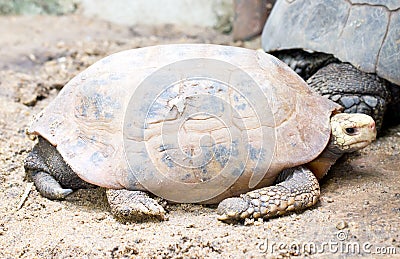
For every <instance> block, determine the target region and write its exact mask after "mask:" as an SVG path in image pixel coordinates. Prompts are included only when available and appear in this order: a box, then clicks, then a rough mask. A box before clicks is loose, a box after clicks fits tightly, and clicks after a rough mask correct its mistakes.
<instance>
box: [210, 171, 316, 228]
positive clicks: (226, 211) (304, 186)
mask: <svg viewBox="0 0 400 259" xmlns="http://www.w3.org/2000/svg"><path fill="white" fill-rule="evenodd" d="M282 176H283V177H284V178H285V179H284V180H283V181H282V182H280V183H278V184H277V185H274V186H269V187H265V188H261V189H257V190H254V191H251V192H248V193H246V194H243V195H241V196H240V197H236V198H228V199H225V200H223V201H222V202H221V203H220V204H219V205H218V210H217V211H218V214H219V215H220V216H219V217H218V219H219V220H221V221H224V222H235V221H242V220H244V219H246V218H254V219H257V218H264V219H267V218H270V217H274V216H277V215H283V214H285V213H288V212H291V211H297V210H303V209H305V208H308V207H311V206H312V205H314V204H315V203H316V202H317V201H318V198H319V195H320V189H319V183H318V180H317V178H316V177H315V176H314V174H313V173H312V172H311V171H310V170H308V169H307V168H304V167H295V168H291V169H286V170H285V171H283V172H282Z"/></svg>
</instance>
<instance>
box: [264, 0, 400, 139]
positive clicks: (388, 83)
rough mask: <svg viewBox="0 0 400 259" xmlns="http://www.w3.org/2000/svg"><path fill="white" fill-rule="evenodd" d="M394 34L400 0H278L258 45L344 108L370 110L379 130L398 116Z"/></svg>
mask: <svg viewBox="0 0 400 259" xmlns="http://www.w3.org/2000/svg"><path fill="white" fill-rule="evenodd" d="M399 35H400V1H395V0H387V1H383V0H382V1H376V0H363V1H360V0H355V1H347V0H339V1H336V0H316V1H306V0H296V1H286V0H278V1H276V3H275V6H274V8H273V10H272V12H271V14H270V16H269V18H268V20H267V22H266V24H265V26H264V29H263V33H262V47H263V49H264V50H265V51H266V52H268V53H271V54H272V55H274V56H276V57H278V58H279V59H281V60H282V61H284V62H285V63H287V64H288V65H289V66H290V67H291V68H292V69H293V70H295V71H296V72H297V73H298V74H299V75H301V76H302V77H303V79H304V80H306V81H307V83H308V84H309V86H310V87H312V88H314V89H315V90H317V91H318V92H319V93H320V94H321V95H323V96H326V97H328V98H329V99H331V100H333V101H335V102H337V103H339V104H340V105H342V106H343V107H344V108H345V109H344V112H359V113H365V114H369V115H371V116H372V117H373V118H374V120H375V121H376V124H377V128H378V131H380V129H381V128H382V124H383V122H385V124H387V125H390V124H396V123H398V122H399V121H400V120H399V119H400V117H399V112H398V111H400V87H399V85H400V73H399V71H400V43H399V40H400V38H399ZM385 111H386V114H385ZM384 115H385V116H384ZM384 117H385V119H383V118H384Z"/></svg>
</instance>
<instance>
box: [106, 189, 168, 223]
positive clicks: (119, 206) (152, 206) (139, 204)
mask: <svg viewBox="0 0 400 259" xmlns="http://www.w3.org/2000/svg"><path fill="white" fill-rule="evenodd" d="M106 194H107V199H108V203H109V204H110V208H111V212H112V213H113V215H114V216H115V217H116V218H118V219H121V220H123V221H136V222H141V221H145V220H149V219H158V220H165V219H166V216H165V210H164V208H163V207H162V206H161V205H160V204H158V202H157V201H156V200H154V199H152V198H150V197H149V195H148V194H147V193H146V192H143V191H129V190H125V189H122V190H113V189H107V191H106Z"/></svg>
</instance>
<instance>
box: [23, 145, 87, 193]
mask: <svg viewBox="0 0 400 259" xmlns="http://www.w3.org/2000/svg"><path fill="white" fill-rule="evenodd" d="M24 167H25V170H26V172H27V175H28V177H29V178H31V180H32V181H33V182H34V184H35V186H36V189H37V190H38V191H39V192H40V194H41V195H42V196H44V197H46V198H48V199H52V200H61V199H64V198H65V197H66V196H68V195H69V194H70V193H72V192H73V190H74V189H81V188H94V187H95V186H94V185H92V184H90V183H87V182H85V181H83V180H82V179H80V178H79V177H78V175H76V174H75V172H74V171H72V169H71V168H70V167H69V166H68V165H67V164H66V163H65V161H64V160H63V158H62V156H61V155H60V154H59V153H58V151H57V149H56V148H55V147H54V146H53V145H51V144H50V143H49V142H48V141H47V140H45V139H44V138H41V137H39V142H38V143H37V144H36V145H35V146H34V148H33V150H32V152H31V153H30V154H29V155H28V157H27V158H26V159H25V163H24Z"/></svg>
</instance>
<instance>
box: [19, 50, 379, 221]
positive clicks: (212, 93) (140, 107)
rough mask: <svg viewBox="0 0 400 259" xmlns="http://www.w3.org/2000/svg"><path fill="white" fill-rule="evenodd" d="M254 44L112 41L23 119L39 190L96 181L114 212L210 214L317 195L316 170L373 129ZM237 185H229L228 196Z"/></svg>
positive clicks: (257, 209)
mask: <svg viewBox="0 0 400 259" xmlns="http://www.w3.org/2000/svg"><path fill="white" fill-rule="evenodd" d="M341 109H342V107H341V106H340V105H338V104H336V103H334V102H332V101H330V100H329V99H327V98H324V97H321V96H320V95H318V94H317V93H315V92H314V91H312V90H311V89H310V88H309V87H308V86H307V84H306V83H305V82H304V80H302V79H301V77H299V76H298V75H297V74H296V73H295V72H293V70H291V69H290V68H289V67H288V66H287V65H286V64H284V63H283V62H281V61H280V60H278V59H277V58H275V57H273V56H271V55H269V54H267V53H265V52H264V51H262V50H257V51H256V50H249V49H244V48H239V47H231V46H220V45H211V44H172V45H158V46H151V47H144V48H138V49H132V50H127V51H122V52H119V53H116V54H113V55H111V56H108V57H105V58H103V59H101V60H100V61H98V62H96V63H95V64H93V65H92V66H90V67H89V68H87V69H86V70H84V71H83V72H81V73H80V74H78V75H77V76H75V77H74V78H73V79H72V80H71V81H69V82H68V83H67V84H66V85H65V86H64V87H63V89H62V90H61V91H60V93H59V94H58V96H57V97H56V98H55V99H54V100H53V101H52V102H51V103H50V104H49V105H48V106H47V107H46V108H45V109H44V110H43V111H41V112H40V113H39V114H38V115H37V116H36V117H35V118H34V120H33V122H32V124H31V126H30V127H29V129H28V130H27V133H28V134H30V135H37V136H38V142H37V143H36V144H35V146H34V147H33V149H32V151H31V152H30V154H29V155H28V156H27V158H26V159H25V169H26V172H27V175H28V176H29V177H30V178H31V179H32V180H33V182H34V184H35V186H36V189H37V190H38V191H39V192H40V194H41V195H42V196H44V197H47V198H49V199H64V198H65V197H67V196H68V195H69V194H70V193H72V192H73V190H75V189H79V188H91V187H95V186H100V187H104V188H106V195H107V198H108V202H109V204H110V208H111V212H112V213H113V215H114V216H115V217H116V218H117V219H120V220H123V221H142V220H149V219H159V220H163V219H165V218H166V212H165V210H164V208H163V207H162V206H161V205H160V204H159V203H158V202H157V201H156V199H157V198H156V197H161V198H163V199H165V200H167V201H171V202H176V203H178V202H186V203H202V204H215V203H219V206H218V210H217V211H218V213H219V214H220V216H219V219H220V220H222V221H226V222H232V221H237V220H239V221H240V220H243V219H245V218H260V217H263V218H268V217H273V216H276V215H281V214H284V213H286V212H290V211H295V210H301V209H304V208H307V207H310V206H312V205H313V204H315V203H316V202H317V200H318V197H319V184H318V179H320V178H322V177H323V175H325V174H326V172H327V171H328V170H329V168H330V166H331V165H332V164H333V163H334V162H335V161H336V160H337V159H338V158H339V157H340V156H341V155H342V154H343V153H346V152H352V151H355V150H358V149H361V148H363V147H365V146H367V145H368V144H369V143H371V141H373V140H374V139H375V136H376V129H375V122H374V120H373V119H372V118H371V117H370V116H368V115H365V114H345V113H341ZM239 195H241V196H239Z"/></svg>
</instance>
